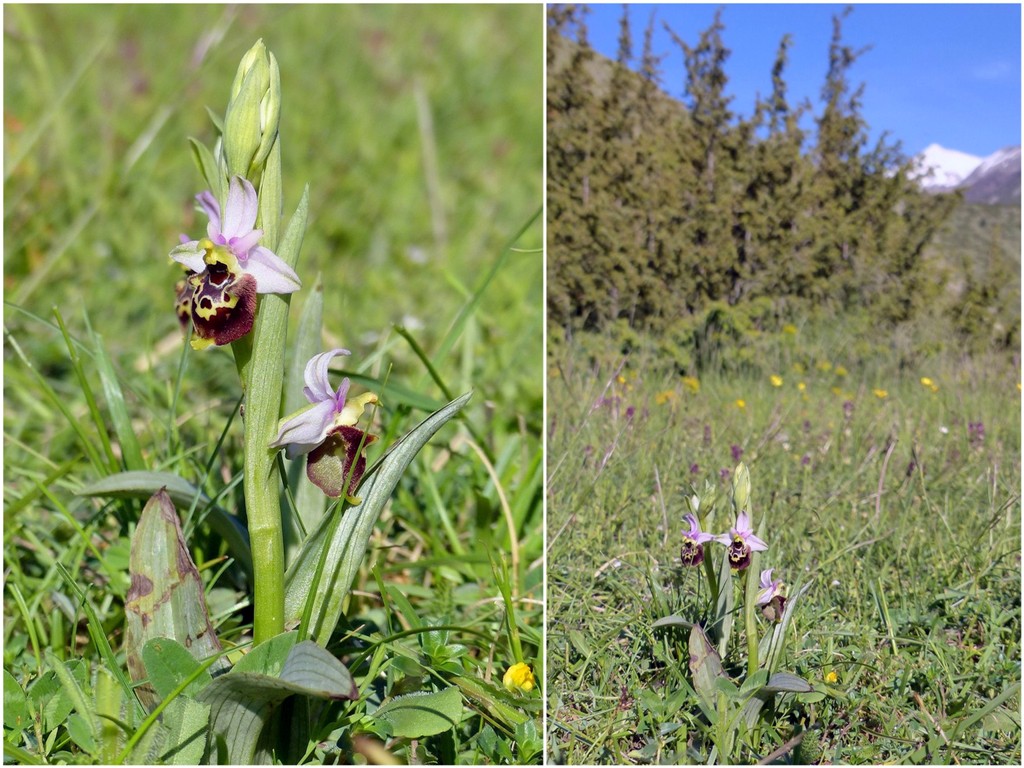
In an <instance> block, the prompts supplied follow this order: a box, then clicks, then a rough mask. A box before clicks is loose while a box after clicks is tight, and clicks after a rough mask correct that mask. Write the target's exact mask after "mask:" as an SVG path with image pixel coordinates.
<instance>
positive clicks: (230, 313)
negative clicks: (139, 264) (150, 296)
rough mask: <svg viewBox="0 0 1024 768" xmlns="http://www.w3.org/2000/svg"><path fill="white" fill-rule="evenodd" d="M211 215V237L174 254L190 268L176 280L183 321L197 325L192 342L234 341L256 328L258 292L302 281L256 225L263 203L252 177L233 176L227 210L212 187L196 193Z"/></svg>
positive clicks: (292, 287) (293, 287) (285, 289)
mask: <svg viewBox="0 0 1024 768" xmlns="http://www.w3.org/2000/svg"><path fill="white" fill-rule="evenodd" d="M196 201H197V202H198V203H199V207H200V208H201V209H202V210H203V212H204V213H205V214H206V215H207V217H208V218H209V219H210V221H209V224H207V227H206V234H207V237H205V238H202V239H201V240H188V239H187V238H185V237H184V236H182V243H181V245H179V246H177V247H176V248H175V249H174V250H172V251H171V253H170V256H171V258H172V259H174V260H175V261H176V262H178V263H179V264H181V265H183V266H184V267H185V268H186V269H187V270H188V273H187V274H186V276H185V279H184V280H181V281H179V282H178V284H177V286H176V291H177V304H176V310H177V313H178V318H179V319H180V320H181V322H182V325H184V326H186V327H187V326H188V323H189V321H190V320H191V321H192V324H193V325H194V327H195V333H196V338H195V339H193V341H192V346H193V347H195V348H196V349H203V348H205V347H208V346H210V345H211V344H217V345H222V344H229V343H231V342H233V341H236V340H238V339H240V338H242V337H243V336H245V335H246V334H247V333H249V331H250V330H252V324H253V320H254V319H255V316H256V294H258V293H292V292H294V291H297V290H298V289H299V288H300V287H302V283H301V282H300V280H299V276H298V275H297V274H295V270H294V269H292V268H291V267H290V266H288V265H287V264H286V263H285V262H284V261H283V260H282V259H281V258H280V257H279V256H277V254H275V253H274V252H273V251H271V250H270V249H269V248H265V247H263V246H262V245H259V241H260V238H261V237H263V230H262V229H253V227H254V225H255V224H256V215H257V213H258V211H259V203H258V200H257V196H256V190H255V188H253V186H252V184H250V183H249V181H248V180H247V179H243V178H242V177H241V176H233V177H232V178H231V183H230V185H229V187H228V199H227V202H226V204H225V205H224V211H223V216H222V215H221V210H220V206H219V205H218V204H217V199H216V198H215V197H214V196H213V193H212V192H210V191H206V192H201V193H199V194H198V195H196Z"/></svg>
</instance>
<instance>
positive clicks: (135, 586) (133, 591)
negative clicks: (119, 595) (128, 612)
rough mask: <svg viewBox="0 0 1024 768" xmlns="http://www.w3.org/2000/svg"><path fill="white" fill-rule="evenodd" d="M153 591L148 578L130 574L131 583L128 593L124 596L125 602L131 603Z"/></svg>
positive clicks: (138, 574)
mask: <svg viewBox="0 0 1024 768" xmlns="http://www.w3.org/2000/svg"><path fill="white" fill-rule="evenodd" d="M152 591H153V582H152V581H151V580H150V578H149V577H148V576H146V575H145V574H142V573H133V574H132V583H131V586H130V587H128V593H127V594H126V595H125V596H124V599H125V602H129V603H130V602H132V601H134V600H138V599H139V598H141V597H145V596H146V595H148V594H149V593H150V592H152Z"/></svg>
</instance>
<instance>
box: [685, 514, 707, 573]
mask: <svg viewBox="0 0 1024 768" xmlns="http://www.w3.org/2000/svg"><path fill="white" fill-rule="evenodd" d="M683 519H684V520H686V521H687V522H688V523H689V524H690V530H689V531H683V546H682V548H681V549H680V551H679V557H680V559H681V560H682V561H683V565H685V566H687V567H695V566H698V565H700V564H701V563H703V562H704V544H706V543H707V542H709V541H715V537H714V536H713V535H712V534H710V533H704V531H702V530H701V529H700V523H699V522H698V521H697V518H696V517H694V516H693V514H689V513H688V514H686V515H684V516H683Z"/></svg>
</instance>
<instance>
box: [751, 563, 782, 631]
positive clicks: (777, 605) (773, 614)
mask: <svg viewBox="0 0 1024 768" xmlns="http://www.w3.org/2000/svg"><path fill="white" fill-rule="evenodd" d="M773 570H775V569H774V568H769V569H768V570H766V571H761V591H760V592H758V593H757V599H756V600H755V601H754V604H755V605H760V606H763V607H762V608H761V613H763V614H764V617H765V618H766V619H768V620H769V621H775V622H779V621H782V612H783V611H784V610H786V596H785V595H784V594H783V592H784V591H785V589H786V585H785V584H783V583H782V579H776V580H775V581H772V571H773Z"/></svg>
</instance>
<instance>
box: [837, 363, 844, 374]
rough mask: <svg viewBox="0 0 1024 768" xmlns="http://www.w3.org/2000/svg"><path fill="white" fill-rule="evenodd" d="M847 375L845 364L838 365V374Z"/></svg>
mask: <svg viewBox="0 0 1024 768" xmlns="http://www.w3.org/2000/svg"><path fill="white" fill-rule="evenodd" d="M845 375H846V369H845V368H844V367H843V366H841V365H837V366H836V376H845Z"/></svg>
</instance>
